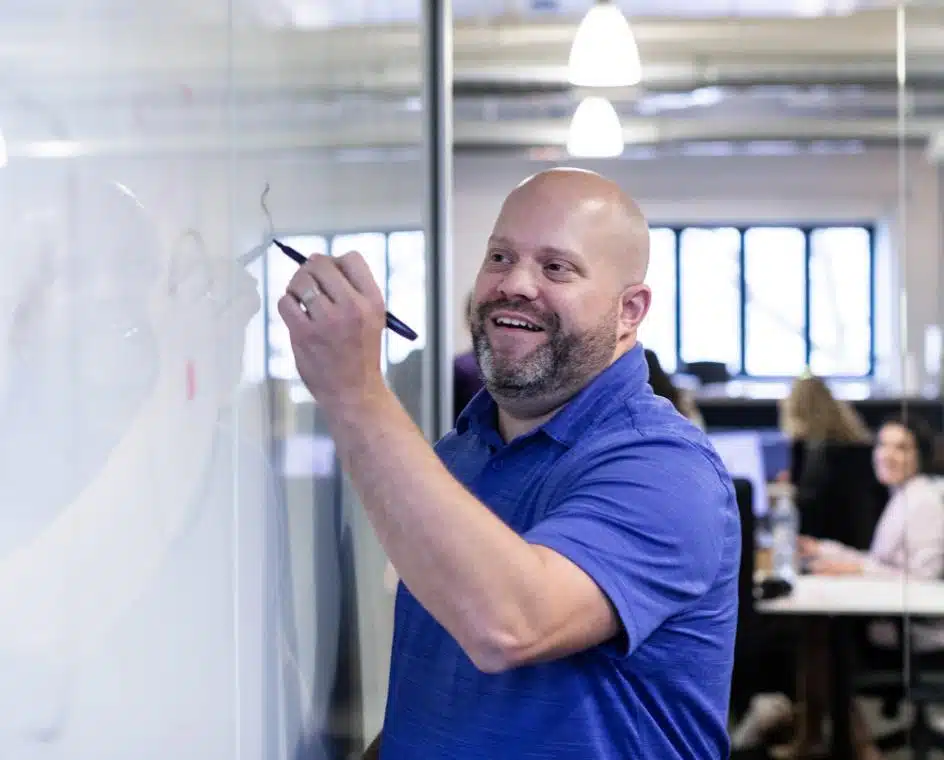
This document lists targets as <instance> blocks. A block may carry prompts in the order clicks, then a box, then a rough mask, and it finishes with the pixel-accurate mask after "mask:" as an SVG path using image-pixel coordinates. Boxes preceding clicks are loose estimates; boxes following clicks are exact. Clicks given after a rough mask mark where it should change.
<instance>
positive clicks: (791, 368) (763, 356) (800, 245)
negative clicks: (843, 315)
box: [744, 227, 806, 375]
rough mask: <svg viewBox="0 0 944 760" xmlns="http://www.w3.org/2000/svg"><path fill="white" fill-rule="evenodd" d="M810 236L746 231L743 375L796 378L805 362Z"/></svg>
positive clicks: (772, 229) (781, 231)
mask: <svg viewBox="0 0 944 760" xmlns="http://www.w3.org/2000/svg"><path fill="white" fill-rule="evenodd" d="M805 280H806V238H805V237H804V235H803V232H802V231H801V230H798V229H790V228H784V227H766V228H765V227H755V228H753V229H750V230H747V232H745V233H744V289H745V293H744V300H745V314H744V371H745V372H746V374H748V375H795V374H797V368H801V369H802V368H803V366H804V365H805V364H806V337H805V332H804V322H805V316H804V315H805V307H804V301H805V300H806V297H805V290H806V285H805V284H804V283H805Z"/></svg>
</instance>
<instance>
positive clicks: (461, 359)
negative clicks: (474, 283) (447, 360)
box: [452, 293, 485, 422]
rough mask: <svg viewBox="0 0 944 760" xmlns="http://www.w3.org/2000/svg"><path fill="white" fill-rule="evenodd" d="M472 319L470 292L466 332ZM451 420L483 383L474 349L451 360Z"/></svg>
mask: <svg viewBox="0 0 944 760" xmlns="http://www.w3.org/2000/svg"><path fill="white" fill-rule="evenodd" d="M471 321H472V294H471V293H469V295H467V296H466V298H465V326H466V330H467V331H468V332H471V327H470V325H471ZM452 372H453V380H452V385H453V401H452V403H453V406H452V412H453V422H455V420H457V419H459V414H460V413H461V412H462V410H463V409H465V407H466V405H467V404H468V403H469V402H470V401H471V400H472V397H473V396H474V395H475V394H476V393H478V392H479V391H480V390H481V389H482V387H483V385H484V384H485V382H484V380H482V373H481V371H480V370H479V362H478V359H476V358H475V351H474V350H472V349H471V348H470V349H469V350H468V351H466V352H465V353H461V354H459V355H458V356H456V358H455V361H454V362H453V371H452Z"/></svg>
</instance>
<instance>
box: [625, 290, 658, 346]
mask: <svg viewBox="0 0 944 760" xmlns="http://www.w3.org/2000/svg"><path fill="white" fill-rule="evenodd" d="M650 303H652V291H651V290H650V289H649V286H648V285H645V284H642V283H640V284H639V285H631V286H630V287H628V288H626V290H624V291H623V295H622V296H621V298H620V332H621V333H622V334H623V335H624V336H626V337H628V336H629V335H635V334H636V332H637V331H638V330H639V325H640V324H642V321H643V319H645V317H646V314H648V313H649V304H650Z"/></svg>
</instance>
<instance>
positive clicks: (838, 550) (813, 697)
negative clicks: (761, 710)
mask: <svg viewBox="0 0 944 760" xmlns="http://www.w3.org/2000/svg"><path fill="white" fill-rule="evenodd" d="M933 449H934V438H933V434H932V433H931V431H930V428H929V427H928V426H927V425H926V424H925V423H923V422H922V421H921V420H920V419H916V418H914V417H907V418H901V419H897V420H890V421H888V422H886V423H885V424H884V425H882V427H881V429H880V430H879V433H878V437H877V440H876V443H875V448H874V450H873V456H872V462H873V468H874V470H875V475H876V478H877V479H878V480H879V482H880V483H882V484H883V485H885V486H887V487H888V489H889V493H890V498H889V500H888V503H887V504H886V506H885V509H884V510H883V511H882V516H881V518H880V519H879V521H878V525H877V526H876V528H875V532H874V534H873V536H872V542H871V546H870V547H869V550H868V551H867V552H862V551H858V550H856V549H852V548H850V547H848V546H844V545H842V544H840V543H838V542H835V541H824V540H817V539H813V538H809V537H805V536H804V537H801V538H800V540H799V551H800V555H801V557H802V558H803V560H804V562H805V564H806V567H807V570H808V572H810V573H812V574H815V575H832V576H838V575H869V576H879V577H888V576H893V577H910V578H915V579H919V580H934V579H937V578H940V577H941V576H942V574H944V493H942V489H941V487H940V485H938V484H936V483H935V482H934V481H933V480H932V479H931V478H930V477H928V475H927V474H925V473H926V472H927V471H928V469H929V467H930V464H931V460H932V456H933ZM912 630H913V640H914V647H915V650H916V651H919V652H929V651H935V652H936V651H942V650H944V629H942V628H941V627H940V626H939V625H919V624H915V625H914V626H913V627H912ZM811 633H812V634H813V637H812V641H811V642H810V648H809V650H808V652H807V654H808V657H809V660H808V662H807V668H806V669H805V681H806V684H805V686H806V689H805V690H806V695H807V705H806V707H807V713H806V721H805V723H806V726H805V728H806V731H807V732H808V733H807V735H806V736H805V737H804V739H805V741H804V742H803V744H805V745H806V747H810V745H815V744H816V743H817V742H818V740H819V738H820V736H819V734H820V732H821V729H820V726H821V725H822V720H821V718H822V714H823V712H824V708H825V699H826V693H827V691H828V683H826V682H825V681H824V680H823V679H824V678H825V674H826V673H828V668H827V667H826V657H828V655H827V648H826V643H825V640H824V638H825V637H824V635H823V631H822V630H819V631H815V630H813V631H811ZM867 636H868V648H869V649H870V650H871V652H869V653H868V654H867V657H866V659H867V660H871V661H873V663H874V664H878V665H880V666H881V667H883V668H899V667H902V665H903V658H902V650H901V642H900V641H899V640H898V633H897V628H896V627H895V626H893V625H891V624H883V623H881V622H876V623H872V624H871V625H869V627H868V631H867ZM942 656H944V651H942ZM853 730H854V732H855V734H856V742H857V744H858V745H859V750H860V757H864V758H870V759H871V758H881V757H882V755H881V753H880V752H879V751H878V749H877V748H876V747H875V746H874V745H873V744H872V742H871V740H870V739H869V738H868V736H869V734H868V730H867V727H866V725H865V721H864V720H863V719H862V716H861V715H860V714H859V712H858V710H855V711H854V713H853Z"/></svg>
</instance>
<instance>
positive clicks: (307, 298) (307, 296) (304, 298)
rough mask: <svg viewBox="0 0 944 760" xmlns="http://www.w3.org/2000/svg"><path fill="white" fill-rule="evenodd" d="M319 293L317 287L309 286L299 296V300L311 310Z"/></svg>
mask: <svg viewBox="0 0 944 760" xmlns="http://www.w3.org/2000/svg"><path fill="white" fill-rule="evenodd" d="M317 295H318V290H317V289H316V288H308V289H307V290H306V291H305V292H304V293H302V294H301V296H300V297H299V299H298V300H299V301H301V302H302V305H303V306H304V307H305V308H306V309H307V310H308V311H311V305H312V304H313V303H314V302H315V297H316V296H317Z"/></svg>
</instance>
